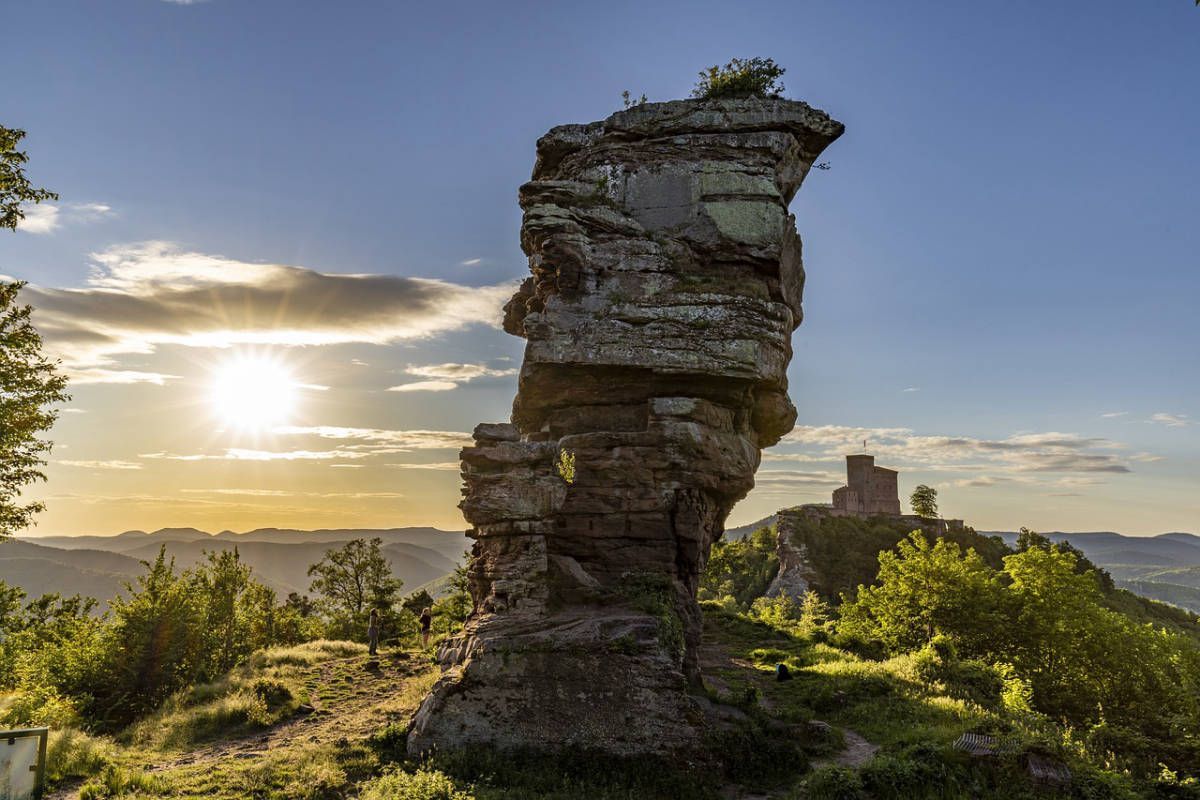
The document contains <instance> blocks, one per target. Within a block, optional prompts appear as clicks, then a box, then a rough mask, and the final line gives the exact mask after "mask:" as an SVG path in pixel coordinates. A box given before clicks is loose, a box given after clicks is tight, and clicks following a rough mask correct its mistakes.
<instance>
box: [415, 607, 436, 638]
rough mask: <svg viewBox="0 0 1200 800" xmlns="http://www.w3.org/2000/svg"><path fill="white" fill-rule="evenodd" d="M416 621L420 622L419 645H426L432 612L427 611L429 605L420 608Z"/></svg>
mask: <svg viewBox="0 0 1200 800" xmlns="http://www.w3.org/2000/svg"><path fill="white" fill-rule="evenodd" d="M418 621H419V622H420V623H421V647H428V646H429V626H430V625H432V624H433V614H432V613H431V612H430V611H429V606H425V608H424V609H422V610H421V618H420V620H418Z"/></svg>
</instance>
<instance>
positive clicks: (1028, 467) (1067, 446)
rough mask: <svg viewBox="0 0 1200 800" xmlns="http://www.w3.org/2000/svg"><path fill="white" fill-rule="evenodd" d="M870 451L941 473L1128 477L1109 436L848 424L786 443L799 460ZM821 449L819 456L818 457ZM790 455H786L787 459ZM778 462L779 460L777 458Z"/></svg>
mask: <svg viewBox="0 0 1200 800" xmlns="http://www.w3.org/2000/svg"><path fill="white" fill-rule="evenodd" d="M864 440H866V442H867V452H870V453H872V454H874V455H876V456H877V457H879V458H880V459H881V460H884V461H887V462H889V463H891V464H896V465H901V466H904V467H908V468H912V467H918V468H927V469H938V470H959V471H963V470H983V469H986V470H988V472H989V473H991V474H994V473H997V472H1003V473H1008V474H1009V476H1013V475H1016V474H1020V473H1113V474H1119V473H1128V472H1131V470H1130V468H1129V466H1128V465H1127V464H1126V463H1125V462H1124V461H1123V460H1122V459H1121V458H1119V457H1118V456H1117V455H1114V454H1113V453H1097V452H1095V451H1096V450H1113V449H1119V448H1120V447H1121V445H1120V444H1118V443H1116V442H1113V441H1111V440H1109V439H1105V438H1103V437H1094V436H1078V435H1076V434H1072V433H1061V432H1056V431H1051V432H1047V433H1020V434H1014V435H1012V436H1009V437H1007V438H1004V439H979V438H974V437H969V436H921V435H917V434H916V433H915V432H914V431H912V430H911V429H909V428H865V427H851V426H842V425H820V426H811V425H810V426H799V427H797V428H796V429H795V430H793V431H792V432H791V433H789V434H788V435H787V436H785V437H784V438H783V440H782V442H781V445H783V446H784V447H785V448H787V447H789V446H794V447H799V448H801V449H803V451H804V452H802V453H800V454H797V455H798V456H801V457H803V456H808V457H810V458H811V457H812V456H813V455H814V454H817V455H820V456H822V457H824V458H825V459H828V460H834V459H837V460H840V459H841V458H842V457H844V456H845V455H846V454H848V453H856V452H862V449H863V441H864ZM814 451H815V453H814ZM785 457H786V456H785ZM772 458H773V459H774V458H776V457H774V456H773V457H772Z"/></svg>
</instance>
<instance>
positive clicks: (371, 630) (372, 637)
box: [367, 608, 379, 655]
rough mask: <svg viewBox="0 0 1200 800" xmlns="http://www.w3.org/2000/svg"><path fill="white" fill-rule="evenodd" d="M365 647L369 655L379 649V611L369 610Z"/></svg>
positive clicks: (376, 609) (375, 609)
mask: <svg viewBox="0 0 1200 800" xmlns="http://www.w3.org/2000/svg"><path fill="white" fill-rule="evenodd" d="M367 646H368V647H369V648H370V650H369V652H370V654H371V655H375V651H376V650H377V649H378V648H379V609H378V608H372V609H371V622H370V624H368V625H367Z"/></svg>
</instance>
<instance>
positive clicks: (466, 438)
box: [271, 425, 475, 452]
mask: <svg viewBox="0 0 1200 800" xmlns="http://www.w3.org/2000/svg"><path fill="white" fill-rule="evenodd" d="M271 432H272V433H274V434H277V435H280V436H319V437H321V438H322V439H340V440H343V441H346V440H357V441H361V442H369V443H372V444H383V445H387V446H389V447H393V448H399V452H404V451H407V450H437V449H441V448H446V449H450V448H454V449H457V448H460V447H469V446H470V445H472V444H474V442H475V437H473V436H472V435H471V434H469V433H464V432H460V431H426V430H413V431H404V430H387V429H382V428H344V427H338V426H336V425H315V426H308V427H305V426H299V425H282V426H279V427H276V428H272V429H271Z"/></svg>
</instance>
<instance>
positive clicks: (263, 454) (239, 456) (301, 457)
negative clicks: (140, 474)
mask: <svg viewBox="0 0 1200 800" xmlns="http://www.w3.org/2000/svg"><path fill="white" fill-rule="evenodd" d="M369 455H373V454H372V453H370V452H366V451H355V450H325V451H315V450H250V449H247V448H242V447H229V448H226V449H225V451H224V452H223V453H193V454H190V455H181V454H178V453H167V452H159V453H138V458H157V459H166V460H168V461H325V460H328V459H331V458H366V457H367V456H369Z"/></svg>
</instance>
